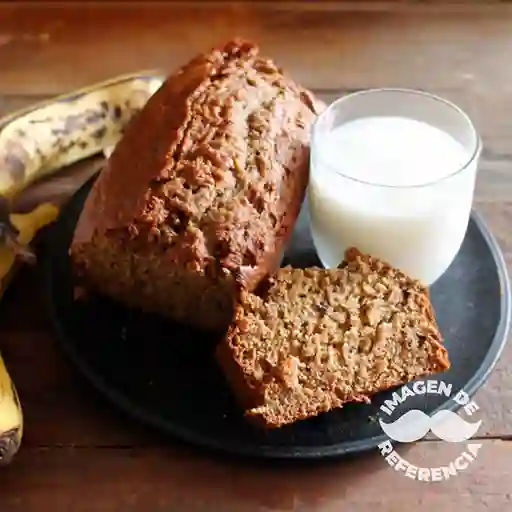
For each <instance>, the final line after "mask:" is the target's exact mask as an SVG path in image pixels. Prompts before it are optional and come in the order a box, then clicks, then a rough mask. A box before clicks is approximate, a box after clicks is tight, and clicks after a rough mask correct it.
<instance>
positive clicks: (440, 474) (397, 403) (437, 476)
mask: <svg viewBox="0 0 512 512" xmlns="http://www.w3.org/2000/svg"><path fill="white" fill-rule="evenodd" d="M426 394H427V395H428V394H432V395H444V396H446V397H447V398H450V399H452V400H453V401H454V402H455V403H456V404H458V405H459V406H460V407H461V409H460V411H459V414H458V413H455V412H452V411H449V410H446V409H441V410H438V411H437V412H436V413H434V414H433V415H432V416H429V415H428V414H425V413H424V412H423V411H420V410H418V409H408V408H407V399H408V398H410V397H414V396H416V395H426ZM395 411H396V412H395ZM402 411H403V412H402ZM477 411H479V407H478V405H477V404H476V403H475V402H474V401H473V400H471V399H470V397H469V396H468V394H467V393H466V392H465V391H463V390H461V391H458V392H457V393H455V394H454V395H453V396H452V385H451V384H446V383H445V382H443V381H439V380H426V381H416V382H414V383H412V384H408V385H405V386H402V387H401V388H400V389H398V390H397V391H395V392H393V394H392V396H391V399H388V400H385V402H384V403H383V404H382V405H381V407H380V412H381V414H380V416H379V424H380V426H381V428H382V430H383V432H384V433H385V434H386V436H387V437H388V438H389V440H388V441H384V442H382V443H380V444H379V446H378V447H379V451H380V453H381V455H382V456H383V457H384V459H385V460H386V462H387V463H388V464H389V465H390V466H391V467H392V468H393V469H395V470H396V471H398V472H402V473H404V475H405V476H407V477H408V478H411V479H413V480H418V481H420V482H440V481H443V480H448V479H449V478H451V477H453V476H455V475H457V474H458V473H460V472H461V471H464V470H465V469H467V468H468V467H469V465H470V464H471V463H472V462H473V461H474V460H475V458H476V456H477V455H478V451H479V450H480V448H481V446H482V445H481V444H478V443H471V442H470V440H471V438H472V437H474V436H475V435H476V433H477V432H478V430H479V429H480V426H481V424H482V420H477V421H472V420H473V417H474V416H475V413H476V412H477ZM397 413H398V414H399V416H398V417H396V414H397ZM462 413H464V416H465V417H466V418H467V419H464V418H463V417H462ZM392 416H394V417H395V419H394V420H392V419H391V417H392ZM429 432H432V434H434V435H435V436H436V437H438V438H439V439H441V440H443V441H446V442H448V443H461V444H462V443H464V444H463V448H462V449H461V452H460V454H459V455H458V456H457V457H456V458H455V459H454V460H452V461H451V462H450V463H449V464H447V465H446V466H441V467H432V468H422V467H419V466H416V465H413V464H411V463H410V462H409V461H407V460H406V459H404V458H403V457H401V456H400V455H398V453H397V452H396V451H395V448H394V446H393V441H396V442H399V443H412V442H414V441H418V440H420V439H423V438H424V437H425V436H426V435H427V434H428V433H429Z"/></svg>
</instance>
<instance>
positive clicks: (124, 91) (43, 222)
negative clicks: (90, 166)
mask: <svg viewBox="0 0 512 512" xmlns="http://www.w3.org/2000/svg"><path fill="white" fill-rule="evenodd" d="M163 80H164V77H163V76H162V75H161V74H159V73H158V72H155V71H147V72H139V73H132V74H128V75H123V76H119V77H116V78H113V79H111V80H108V81H105V82H102V83H99V84H95V85H92V86H90V87H87V88H84V89H81V90H79V91H75V92H73V93H71V94H67V95H63V96H60V97H58V98H54V99H53V100H50V101H47V102H41V103H38V104H36V105H33V106H31V107H29V108H27V109H24V110H22V111H18V112H16V113H14V114H11V115H10V116H8V117H6V118H3V119H1V120H0V298H1V297H2V296H3V293H4V292H5V290H6V288H7V287H8V285H9V283H10V282H11V280H12V278H13V276H14V275H15V272H16V270H17V268H19V266H20V264H21V263H23V262H28V263H33V262H34V261H35V255H34V253H33V252H32V250H31V249H30V243H31V242H32V240H33V239H34V237H35V236H36V234H37V233H38V231H40V230H41V229H42V228H43V227H44V226H47V225H48V224H51V223H52V222H53V221H54V220H55V219H56V218H57V217H58V215H59V206H58V205H55V204H52V203H50V202H43V203H42V204H39V205H38V206H37V207H35V208H34V209H33V210H32V211H29V212H27V213H12V212H11V204H12V202H13V200H14V199H16V198H17V197H19V195H20V194H21V193H22V192H23V191H24V190H25V189H27V187H28V186H29V185H31V184H32V183H34V182H36V181H38V180H40V179H41V178H44V177H48V176H50V175H52V174H53V173H55V172H57V171H58V170H60V169H61V168H62V167H65V166H68V165H71V164H73V163H76V162H78V161H80V160H83V159H85V158H88V157H90V156H93V155H95V154H98V153H101V152H104V153H105V154H107V157H108V156H109V154H110V152H111V148H113V147H114V146H115V144H116V143H117V141H118V140H119V139H120V138H121V136H122V134H123V131H124V129H125V127H126V125H127V124H128V122H129V121H130V120H131V119H132V118H133V116H134V115H135V114H136V113H137V112H138V111H139V110H140V109H141V108H142V107H143V106H144V104H145V103H146V102H147V100H148V99H149V98H150V97H151V96H152V95H153V94H154V92H155V91H156V90H157V89H158V88H159V87H160V85H161V84H162V83H163ZM22 435H23V413H22V408H21V404H20V401H19V399H18V394H17V391H16V388H15V386H14V383H13V381H12V380H11V378H10V376H9V373H8V371H7V368H6V366H5V364H4V361H3V359H2V357H1V355H0V465H2V464H7V463H9V462H10V461H11V460H12V458H13V457H14V455H15V454H16V453H17V451H18V450H19V447H20V444H21V439H22Z"/></svg>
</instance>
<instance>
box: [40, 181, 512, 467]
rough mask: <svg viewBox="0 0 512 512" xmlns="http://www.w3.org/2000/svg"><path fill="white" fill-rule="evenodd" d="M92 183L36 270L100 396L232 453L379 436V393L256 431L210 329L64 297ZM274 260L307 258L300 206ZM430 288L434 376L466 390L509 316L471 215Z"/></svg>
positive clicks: (477, 381)
mask: <svg viewBox="0 0 512 512" xmlns="http://www.w3.org/2000/svg"><path fill="white" fill-rule="evenodd" d="M91 184H92V181H90V182H89V183H87V184H86V185H85V186H84V187H83V188H82V189H81V190H80V191H79V192H78V193H77V194H76V195H75V196H74V197H73V198H72V200H71V201H70V202H69V204H68V206H67V207H66V209H65V210H64V211H63V213H62V215H61V217H60V220H59V221H58V223H56V224H55V225H54V229H53V231H51V232H50V237H51V239H52V240H51V243H50V244H49V248H48V251H49V253H48V254H47V260H46V261H47V266H46V276H47V280H48V293H49V303H50V308H51V314H52V317H53V322H54V324H55V329H56V332H57V334H58V340H59V342H60V343H61V345H62V347H63V348H64V349H65V351H66V353H67V355H68V356H69V357H70V359H71V361H72V362H73V363H74V365H75V366H76V367H77V368H78V370H79V371H80V372H81V373H82V374H83V375H84V376H85V377H86V378H87V379H88V380H89V381H90V382H91V383H92V384H93V385H94V386H95V387H96V388H97V389H98V390H99V391H100V392H101V393H102V394H103V395H105V396H106V397H107V398H108V399H109V400H110V401H111V402H113V403H114V404H115V405H116V406H118V407H119V408H121V409H123V410H124V411H125V412H127V413H129V414H131V415H132V416H134V417H136V418H138V419H139V420H141V421H142V422H144V423H146V424H149V425H152V426H153V427H155V428H156V429H158V430H160V431H163V432H166V433H168V434H171V435H173V436H175V437H176V438H179V439H181V440H183V441H187V442H189V443H192V444H194V445H197V446H201V447H203V448H212V449H216V450H222V451H224V452H229V453H231V454H238V455H246V456H256V457H267V458H281V459H282V458H304V459H312V458H322V457H333V456H340V455H345V454H349V453H355V452H361V451H364V450H368V449H370V448H374V447H376V445H377V444H378V443H380V442H382V441H384V440H385V439H386V438H385V437H384V435H383V433H382V430H381V429H380V426H379V423H378V421H375V418H376V417H377V416H378V415H379V406H380V405H381V404H382V403H383V401H384V400H385V399H386V398H389V397H390V393H389V392H386V393H381V394H379V395H378V396H377V397H375V398H374V400H373V403H372V404H371V405H366V404H360V405H359V404H358V405H348V406H347V407H345V408H343V409H341V410H337V411H333V412H330V413H327V414H323V415H321V416H319V417H317V418H314V419H311V420H308V421H304V422H301V423H297V424H295V425H293V426H289V427H285V428H282V429H279V430H275V431H269V432H264V431H259V430H257V429H255V428H254V427H252V426H251V425H249V424H247V423H246V422H245V421H244V419H243V416H242V414H241V412H240V410H239V408H238V407H237V406H236V404H235V402H234V400H233V398H232V396H231V393H230V391H229V389H228V388H227V386H226V384H225V382H224V379H223V377H222V375H221V374H220V372H219V370H218V368H217V366H216V364H215V361H214V360H213V358H212V348H213V346H214V345H215V341H216V340H215V339H212V337H211V335H210V336H208V335H207V334H205V333H201V332H197V331H194V330H192V329H189V328H186V327H182V326H179V325H175V324H173V323H170V322H169V321H166V320H163V319H160V318H155V317H150V316H149V315H147V314H143V313H140V312H136V311H129V310H127V309H125V308H124V307H122V306H120V305H118V304H115V303H113V302H111V301H109V300H107V299H104V298H97V299H94V300H93V301H90V302H89V303H88V304H87V305H85V304H78V303H75V302H74V301H73V283H72V279H71V275H70V266H69V260H68V254H67V250H68V245H69V243H70V240H71V237H72V234H73V230H74V227H75V223H76V220H77V216H78V215H79V213H80V210H81V209H82V205H83V203H84V200H85V197H86V195H87V193H88V191H89V188H90V186H91ZM283 263H290V264H292V265H295V266H306V265H312V264H318V260H317V259H316V255H315V251H314V248H313V245H312V241H311V238H310V234H309V230H308V219H307V211H306V210H305V209H304V210H303V212H302V213H301V217H300V219H299V222H298V224H297V228H296V230H295V233H294V236H293V238H292V241H291V244H290V246H289V248H288V250H287V253H286V254H285V258H284V260H283ZM432 299H433V302H434V307H435V309H436V312H437V315H438V321H439V324H440V327H441V330H442V332H443V334H444V336H445V338H446V345H447V347H448V350H449V353H450V358H451V361H452V368H451V369H450V371H449V372H447V373H446V374H444V376H443V380H444V381H445V382H447V383H451V384H453V388H454V389H455V390H459V389H464V390H465V391H466V392H467V393H469V395H472V394H473V393H474V392H475V391H476V390H477V389H478V388H479V387H480V386H481V385H482V384H483V383H484V382H485V380H486V379H487V377H488V376H489V373H490V372H491V370H492V368H493V367H494V365H495V363H496V361H497V359H498V358H499V356H500V353H501V351H502V349H503V346H504V344H505V340H506V334H507V330H508V326H509V319H510V297H509V282H508V278H507V274H506V268H505V265H504V262H503V259H502V256H501V253H500V250H499V248H498V246H497V245H496V242H495V240H494V238H493V237H492V236H491V234H490V233H489V231H488V229H487V227H486V226H485V224H484V222H483V221H482V219H481V218H480V217H479V216H478V215H476V214H473V216H472V217H471V221H470V223H469V229H468V232H467V235H466V238H465V241H464V244H463V246H462V249H461V251H460V253H459V255H458V256H457V258H456V260H455V261H454V263H453V264H452V266H451V267H450V269H449V270H448V271H447V272H446V274H445V275H444V276H443V277H442V278H441V279H440V280H439V281H438V282H437V283H436V284H435V285H434V286H433V288H432ZM199 347H202V348H201V349H200V348H199ZM205 347H207V348H206V349H205ZM409 400H410V401H408V406H410V407H411V408H412V407H416V408H419V409H423V410H424V411H425V412H427V413H430V414H431V413H433V412H434V411H435V410H437V409H439V408H441V407H443V408H447V409H454V408H455V402H453V401H452V400H449V399H446V397H442V396H438V395H423V396H416V397H415V398H414V399H409Z"/></svg>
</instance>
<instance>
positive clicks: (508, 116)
mask: <svg viewBox="0 0 512 512" xmlns="http://www.w3.org/2000/svg"><path fill="white" fill-rule="evenodd" d="M432 4H435V5H432ZM441 4H442V5H441ZM477 4H479V5H477ZM37 5H38V6H36V7H34V6H31V7H27V6H26V5H23V4H21V5H20V4H18V5H17V6H16V5H12V6H10V5H6V4H2V6H1V7H0V111H1V113H7V112H8V111H11V110H13V109H16V108H18V107H21V106H24V105H27V104H29V103H31V102H34V101H36V100H39V99H42V98H46V97H48V96H52V95H55V94H58V93H61V92H65V91H68V90H71V89H74V88H77V87H80V86H83V85H86V84H88V83H91V82H95V81H99V80H102V79H105V78H108V77H110V76H113V75H116V74H119V73H123V72H128V71H135V70H138V69H141V68H153V67H158V68H162V69H169V70H170V69H172V68H174V67H175V66H177V65H178V64H180V63H182V62H183V61H184V60H186V59H187V58H188V57H190V56H192V55H193V54H194V53H195V52H197V51H200V50H203V49H205V48H208V47H209V46H211V45H212V44H214V43H217V42H221V41H223V40H224V39H227V38H229V37H231V36H233V35H236V34H239V35H242V36H246V37H249V38H254V39H255V40H257V41H259V42H260V43H261V46H262V47H263V49H264V50H265V51H266V52H267V53H268V54H270V55H271V56H272V57H274V58H275V59H276V60H277V61H279V62H280V63H281V64H282V65H283V66H284V67H286V68H287V69H288V70H289V72H290V73H291V74H292V75H293V76H294V77H295V78H296V79H297V80H299V81H301V82H303V83H304V84H305V85H307V86H309V87H311V88H313V89H314V90H316V91H317V92H318V93H319V94H320V95H321V96H323V98H324V99H327V100H329V99H332V98H334V97H336V96H338V95H339V94H341V93H343V92H346V91H352V90H355V89H360V88H368V87H379V86H401V87H414V88H420V89H425V90H428V91H430V92H434V93H437V94H441V95H443V96H445V97H447V98H449V99H451V100H454V101H455V102H457V103H458V104H460V105H461V106H462V107H463V108H464V109H466V110H467V111H468V112H469V113H470V115H471V116H472V117H473V118H474V120H475V122H476V123H477V125H478V128H479V130H480V132H481V134H482V137H483V140H484V144H485V150H484V152H483V162H482V167H481V172H480V175H479V179H478V187H477V193H476V205H475V206H476V208H477V209H478V210H479V211H480V212H481V213H482V214H483V215H484V216H485V218H486V220H487V221H488V222H489V224H490V226H491V227H492V229H493V231H494V232H495V234H496V235H497V237H498V239H499V242H500V243H501V246H502V248H503V250H504V252H505V255H506V259H507V262H508V265H509V268H510V265H512V149H511V140H512V66H510V58H511V55H512V7H511V6H508V5H506V4H505V3H504V2H503V3H502V2H493V1H491V0H487V1H481V2H471V1H469V0H468V1H467V2H459V3H457V4H455V3H454V4H449V2H444V3H443V2H431V4H430V6H429V5H428V4H423V3H419V2H418V3H416V2H396V3H395V2H374V3H370V2H368V3H365V2H353V3H346V2H341V1H338V2H323V3H315V4H313V3H306V2H304V3H293V2H283V3H280V4H276V3H273V2H255V3H253V6H252V7H251V6H249V3H238V4H235V3H233V4H230V5H225V6H221V5H220V4H217V3H216V2H213V3H211V4H209V5H206V4H205V5H203V6H199V4H197V3H196V2H188V6H178V5H171V4H169V3H168V4H166V5H163V6H162V5H160V6H149V5H147V6H144V7H142V6H141V5H138V4H134V3H124V5H121V3H117V4H115V5H113V6H99V5H98V6H93V5H91V4H86V5H84V6H82V7H77V6H75V5H74V4H68V7H61V8H55V7H54V8H50V7H45V6H43V5H42V4H40V3H38V4H37ZM0 349H1V350H2V352H3V354H4V356H5V359H6V361H7V365H8V367H9V369H10V372H11V374H12V377H13V379H14V380H15V382H16V385H17V387H18V390H19V392H20V395H21V400H22V403H23V407H24V411H25V419H26V434H25V438H24V443H23V447H22V449H21V451H20V453H19V455H18V456H17V458H16V459H15V460H14V462H13V463H12V465H11V466H9V467H7V468H5V469H2V473H1V475H0V510H1V511H2V512H11V511H17V512H18V511H19V512H30V511H34V512H35V511H37V512H42V511H44V512H60V511H68V510H69V511H72V512H81V511H99V512H100V511H101V512H110V511H119V512H121V511H122V512H128V511H135V510H137V511H144V512H160V511H162V512H163V511H184V512H194V511H210V510H220V511H227V512H228V511H237V512H238V511H245V510H247V511H253V510H254V511H256V510H257V511H287V510H300V511H313V510H314V511H321V512H338V511H341V510H343V511H350V512H352V511H369V510H377V509H378V510H386V511H393V512H400V511H409V510H415V511H416V512H424V511H431V510H436V511H438V512H442V511H448V510H453V509H454V507H460V509H461V510H466V511H480V510H492V511H503V512H504V511H505V510H509V509H510V507H511V505H512V498H511V496H512V443H511V442H510V439H511V437H512V371H511V366H512V346H509V347H508V348H507V349H506V350H505V353H504V355H503V357H502V358H501V361H500V363H499V365H498V367H497V368H496V369H495V371H494V372H493V374H492V377H491V378H490V380H489V381H488V382H487V384H486V385H485V386H484V388H483V389H482V390H481V391H480V392H479V393H478V395H477V397H476V399H477V401H478V402H479V404H480V405H481V407H482V408H483V409H484V411H483V415H482V417H483V418H484V425H483V427H482V429H481V430H480V432H479V435H480V436H481V439H480V442H481V443H482V448H481V450H480V454H479V457H478V459H477V460H476V462H475V463H474V464H473V465H472V466H470V468H468V470H467V471H465V472H464V473H463V474H462V475H459V476H457V477H456V478H455V479H452V480H449V481H447V482H443V483H434V484H425V483H418V482H415V481H411V480H409V479H407V478H404V476H403V475H399V474H397V473H395V472H394V471H393V470H391V469H390V468H389V467H388V466H387V465H386V464H385V462H384V461H383V459H382V458H380V457H379V456H378V455H376V454H374V455H370V456H365V457H362V458H356V459H353V460H345V461H338V462H336V463H330V464H328V465H320V466H315V467H290V466H283V465H271V466H269V467H262V466H261V465H258V466H256V465H254V464H251V463H247V462H245V463H244V462H234V461H227V460H220V459H218V458H217V459H216V458H213V457H211V456H207V455H204V454H201V453H197V452H195V451H192V450H191V449H189V448H187V447H183V446H179V445H173V444H170V445H169V443H164V440H162V439H160V438H159V437H156V436H155V435H154V433H153V432H149V431H147V430H146V429H144V428H142V427H140V426H139V425H137V424H135V423H131V422H129V421H127V420H126V418H125V417H124V416H121V415H120V414H118V413H117V412H116V411H115V410H113V409H112V408H111V407H110V406H108V405H107V404H105V403H104V401H103V400H102V399H100V398H99V397H98V396H97V395H96V394H95V393H94V392H92V391H91V390H90V388H89V387H88V386H87V385H86V384H85V383H83V382H82V380H81V379H80V378H79V377H78V376H77V375H76V373H75V372H73V370H72V369H71V368H70V367H69V365H68V364H67V362H66V361H65V360H64V359H63V357H62V355H61V353H60V351H59V350H58V348H57V347H56V345H55V342H54V337H53V335H52V331H51V326H50V325H49V321H48V318H47V315H46V314H45V312H44V301H43V299H42V296H41V290H40V284H39V277H38V272H37V268H36V269H26V270H24V271H23V272H22V273H21V274H20V275H19V277H18V279H17V280H16V281H15V282H14V283H13V285H12V287H11V289H10V290H9V292H8V293H7V295H6V296H5V297H4V299H3V300H2V303H1V308H0ZM451 448H452V447H450V446H447V444H446V443H440V442H436V441H432V440H429V441H424V442H420V443H418V444H416V445H414V446H413V447H412V448H410V449H409V451H408V452H407V457H408V458H409V459H411V460H412V459H414V460H415V461H416V462H417V463H418V464H419V465H423V466H431V465H434V466H435V465H438V464H436V462H437V463H439V461H440V460H441V459H442V460H446V457H447V456H449V453H450V450H451Z"/></svg>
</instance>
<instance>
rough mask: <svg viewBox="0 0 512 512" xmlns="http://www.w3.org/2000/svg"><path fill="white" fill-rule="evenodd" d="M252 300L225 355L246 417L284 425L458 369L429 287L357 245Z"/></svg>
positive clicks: (221, 352)
mask: <svg viewBox="0 0 512 512" xmlns="http://www.w3.org/2000/svg"><path fill="white" fill-rule="evenodd" d="M262 288H263V287H260V289H259V290H258V291H257V292H254V293H246V294H244V296H243V298H242V301H241V303H240V304H239V306H238V309H237V312H236V321H235V322H234V323H233V325H232V326H231V328H230V330H229V332H228V335H227V337H226V338H225V339H224V340H223V341H222V342H221V343H220V344H219V346H218V347H217V359H218V362H219V364H220V365H221V367H222V369H223V370H224V372H225V374H226V377H227V379H228V381H229V382H230V383H231V386H232V387H233V391H234V393H235V394H236V395H237V397H238V398H239V400H240V401H241V403H242V404H243V406H244V407H245V408H246V414H247V416H249V417H250V418H252V419H255V420H259V421H258V423H260V424H263V426H266V427H280V426H282V425H285V424H289V423H293V422H295V421H297V420H301V419H306V418H309V417H311V416H316V415H317V414H319V413H321V412H325V411H329V410H330V409H333V408H336V407H342V406H343V404H345V403H347V402H354V401H368V400H369V397H370V396H371V395H373V394H375V393H377V392H379V391H382V390H385V389H388V388H391V387H394V386H397V385H400V384H403V383H406V382H409V381H411V380H414V379H415V378H417V377H420V376H423V375H428V374H432V373H435V372H440V371H444V370H446V369H448V368H449V367H450V362H449V360H448V353H447V351H446V349H445V348H444V346H443V344H442V343H443V342H442V337H441V333H440V332H439V328H438V326H437V323H436V320H435V318H434V312H433V308H432V305H431V302H430V299H429V296H428V291H427V289H426V288H425V287H424V286H423V285H422V284H421V283H419V282H418V281H415V280H413V279H410V278H409V277H407V276H406V275H404V274H403V273H402V272H401V271H399V270H398V269H395V268H392V267H391V266H390V265H388V264H386V263H384V262H382V261H380V260H378V259H376V258H372V257H370V256H368V255H364V254H361V253H360V252H359V251H358V250H357V249H354V248H352V249H349V250H348V251H347V253H346V255H345V261H344V262H343V263H342V264H341V265H340V267H339V268H337V269H332V270H325V269H320V268H310V269H305V270H302V269H293V268H290V267H286V268H283V269H281V270H280V271H279V272H278V273H277V275H276V276H274V277H272V278H270V279H269V280H268V283H267V284H266V286H265V287H264V289H262Z"/></svg>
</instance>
